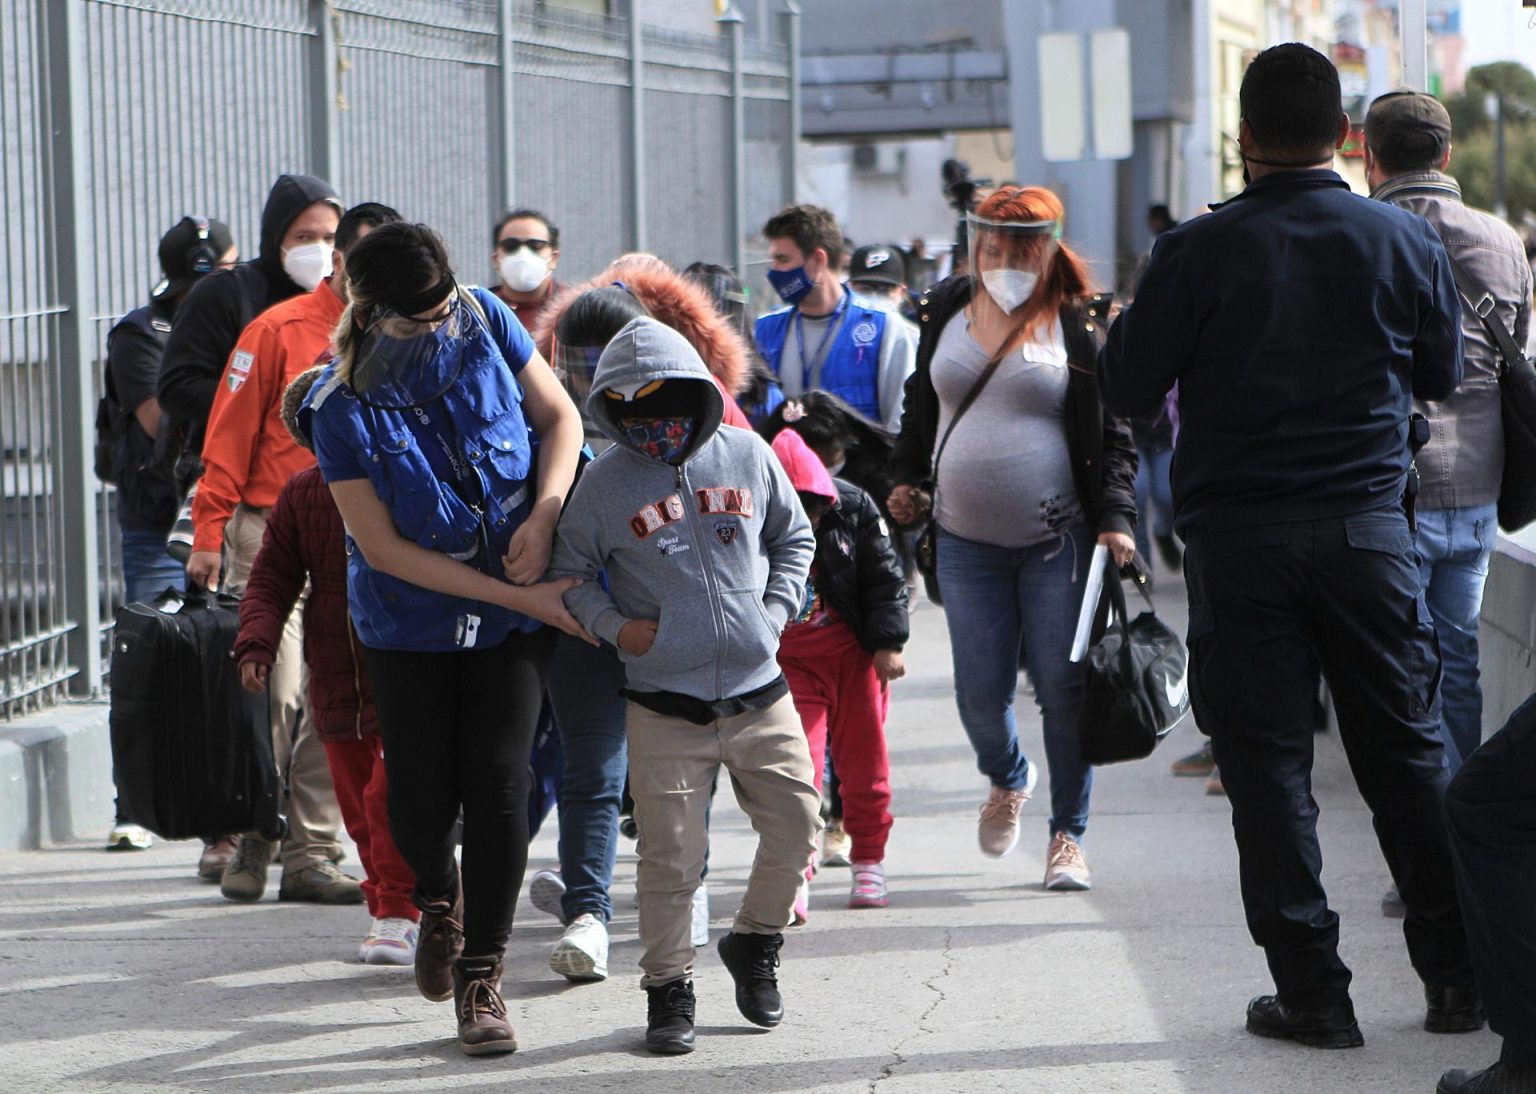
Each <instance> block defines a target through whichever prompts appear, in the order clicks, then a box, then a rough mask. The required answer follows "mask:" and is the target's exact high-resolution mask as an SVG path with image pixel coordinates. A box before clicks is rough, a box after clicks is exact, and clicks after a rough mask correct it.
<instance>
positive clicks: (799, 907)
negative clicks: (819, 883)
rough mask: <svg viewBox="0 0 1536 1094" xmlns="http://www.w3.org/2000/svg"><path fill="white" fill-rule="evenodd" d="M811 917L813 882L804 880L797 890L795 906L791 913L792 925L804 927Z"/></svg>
mask: <svg viewBox="0 0 1536 1094" xmlns="http://www.w3.org/2000/svg"><path fill="white" fill-rule="evenodd" d="M810 918H811V883H810V882H809V881H802V882H801V883H800V888H799V889H798V890H797V891H796V892H795V908H794V911H793V912H792V913H791V914H790V920H789V925H790V926H791V927H804V926H805V924H806V923H807V921H809V920H810Z"/></svg>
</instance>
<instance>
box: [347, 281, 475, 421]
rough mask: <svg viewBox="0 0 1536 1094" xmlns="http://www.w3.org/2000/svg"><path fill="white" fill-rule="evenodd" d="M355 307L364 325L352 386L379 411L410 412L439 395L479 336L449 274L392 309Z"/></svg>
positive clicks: (454, 378) (471, 311)
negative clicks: (358, 310)
mask: <svg viewBox="0 0 1536 1094" xmlns="http://www.w3.org/2000/svg"><path fill="white" fill-rule="evenodd" d="M360 311H361V312H362V314H361V315H360V319H361V320H362V321H363V322H365V323H366V326H365V327H364V329H363V334H362V336H361V337H360V338H359V339H358V345H357V350H356V353H355V356H354V358H353V363H352V390H353V391H354V392H355V393H356V394H357V397H358V399H359V400H361V401H362V402H363V403H365V404H366V405H368V406H372V407H375V408H378V409H381V410H409V409H412V408H416V407H422V406H426V405H428V404H430V403H433V402H436V401H437V400H438V399H440V398H442V396H443V395H444V394H445V393H447V391H448V390H449V389H450V388H452V387H453V385H454V384H455V383H456V382H457V381H458V378H459V374H460V372H462V371H463V368H464V360H465V357H466V356H467V355H466V353H465V351H466V350H468V349H469V348H470V346H471V345H472V344H473V343H474V341H475V340H476V339H477V338H478V337H479V334H480V325H479V321H478V319H477V318H476V316H475V313H474V309H473V308H471V307H469V306H468V305H467V304H466V303H465V302H464V298H463V296H462V294H461V293H460V292H459V287H458V285H457V284H456V283H455V282H454V281H453V279H452V277H449V278H447V279H445V280H443V281H442V282H440V283H438V284H437V285H434V286H433V287H432V288H430V289H426V290H424V291H422V292H421V293H418V294H417V295H416V296H415V297H412V298H410V299H406V300H400V301H397V302H396V306H395V307H391V306H389V305H383V304H381V305H378V306H375V307H371V308H368V309H365V310H364V309H360Z"/></svg>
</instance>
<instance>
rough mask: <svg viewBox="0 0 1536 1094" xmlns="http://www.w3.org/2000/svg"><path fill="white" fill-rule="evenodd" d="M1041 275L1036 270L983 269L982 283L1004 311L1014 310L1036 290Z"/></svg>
mask: <svg viewBox="0 0 1536 1094" xmlns="http://www.w3.org/2000/svg"><path fill="white" fill-rule="evenodd" d="M1039 281H1040V275H1039V274H1037V273H1036V272H1035V271H1034V270H983V271H982V273H981V283H982V284H983V285H984V286H986V289H987V295H988V296H990V297H991V298H992V299H993V300H994V301H996V303H997V306H998V307H1000V308H1002V309H1003V311H1004V312H1009V313H1011V312H1013V311H1014V310H1015V309H1017V308H1018V307H1019V306H1020V305H1021V304H1023V303H1024V301H1026V300H1028V299H1029V298H1030V296H1031V295H1032V294H1033V293H1034V291H1035V285H1036V284H1037V283H1038V282H1039Z"/></svg>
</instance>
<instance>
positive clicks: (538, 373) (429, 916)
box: [301, 224, 585, 1055]
mask: <svg viewBox="0 0 1536 1094" xmlns="http://www.w3.org/2000/svg"><path fill="white" fill-rule="evenodd" d="M347 277H348V289H349V293H350V299H351V302H350V304H349V305H348V308H347V310H346V312H345V313H344V314H343V316H342V319H341V323H340V325H339V326H338V328H337V332H336V347H337V350H338V355H337V358H336V360H335V361H334V362H332V364H331V365H330V367H329V368H328V369H327V370H326V373H325V374H324V375H323V376H322V377H321V378H320V380H319V381H318V382H317V383H316V385H315V390H314V393H313V394H312V395H311V396H310V400H309V405H308V407H307V408H306V409H305V411H304V412H303V417H302V418H301V421H304V422H307V428H308V429H309V431H310V433H311V435H312V437H313V440H314V447H315V455H316V456H317V458H318V459H319V462H320V468H321V471H322V472H323V473H324V475H325V479H326V482H327V483H328V484H329V485H330V488H331V492H332V494H333V495H334V496H335V498H336V504H337V507H338V508H339V509H340V510H341V514H342V517H343V518H344V520H345V521H346V527H347V533H348V541H347V551H348V554H349V556H350V559H349V563H348V572H347V578H348V581H347V585H348V601H349V606H350V608H351V612H352V618H353V622H354V623H355V625H356V627H357V633H358V636H359V637H360V639H361V640H362V645H363V654H364V660H365V662H366V664H367V667H368V674H369V677H370V679H371V680H372V683H373V689H374V695H375V697H376V700H377V704H378V714H379V728H380V732H381V733H382V734H383V737H384V757H385V764H386V771H387V774H388V777H389V780H390V801H389V811H390V830H391V832H392V834H393V835H394V838H395V842H396V844H397V845H398V846H399V848H400V851H401V853H402V855H403V856H404V857H405V859H406V861H407V862H408V863H409V864H410V866H411V868H412V869H413V870H414V871H415V872H416V893H415V900H416V903H417V905H418V906H419V907H420V908H421V910H422V917H421V934H420V939H419V942H418V945H417V949H416V984H417V987H418V989H419V990H420V991H421V993H422V994H423V995H425V996H426V997H427V998H428V999H432V1000H436V1001H442V1000H446V999H449V998H452V999H453V1000H454V1002H455V1008H456V1012H457V1018H458V1025H459V1044H460V1047H461V1048H462V1049H463V1051H464V1052H466V1053H469V1054H471V1055H479V1054H485V1053H495V1052H510V1051H513V1050H514V1049H516V1047H517V1042H516V1040H515V1036H514V1034H513V1031H512V1027H511V1025H510V1024H509V1023H508V1021H507V1011H506V1006H505V1004H504V1003H503V1001H502V998H501V994H500V986H501V959H502V954H503V952H504V950H505V948H506V943H507V938H508V936H509V934H510V932H511V926H512V912H513V908H514V906H515V904H516V898H517V893H518V890H519V889H520V888H521V886H522V881H523V871H524V869H525V867H526V865H527V855H528V756H529V747H530V742H531V740H532V735H533V732H534V729H535V726H536V723H537V719H538V715H539V705H540V698H541V695H542V692H543V689H544V674H545V667H546V664H547V661H548V658H549V653H550V649H551V647H552V645H553V641H554V631H552V630H550V629H549V628H547V627H545V626H544V624H545V623H548V624H551V625H553V626H554V627H555V628H558V629H560V630H564V631H567V632H569V633H572V634H576V635H579V636H582V637H585V635H584V634H583V632H582V631H581V628H580V626H579V625H577V623H576V622H575V620H573V619H572V618H571V617H570V616H569V615H568V614H566V611H565V608H564V606H563V605H562V603H561V600H560V594H561V593H562V592H564V590H565V589H567V588H569V587H570V583H569V582H549V583H546V584H535V582H537V581H538V580H539V578H540V577H541V576H542V575H543V573H544V570H545V568H546V566H547V563H548V561H549V552H550V544H551V539H552V536H553V533H554V527H555V523H556V521H557V519H558V517H559V514H560V506H561V504H562V503H563V501H564V499H565V494H566V492H567V491H568V490H569V489H570V486H571V480H572V478H573V477H574V475H575V471H576V461H577V455H578V453H579V451H580V449H581V443H582V440H581V418H580V416H579V415H578V414H577V411H576V408H575V406H574V405H573V404H572V403H571V401H570V399H569V398H568V397H567V396H566V394H565V392H564V390H563V389H562V388H561V386H560V383H559V381H558V380H556V379H555V376H554V373H553V372H552V371H551V370H550V368H549V367H548V365H546V364H545V362H544V360H543V359H542V358H541V357H540V356H539V355H538V353H537V352H536V351H535V350H534V347H533V343H532V342H531V341H530V340H529V338H528V335H527V333H526V332H525V331H524V330H523V328H522V326H521V325H520V324H519V323H518V321H517V319H516V318H515V317H514V316H513V315H512V313H511V312H509V311H508V310H507V308H506V306H505V305H503V304H502V303H501V302H500V301H499V300H497V299H496V297H495V296H493V295H492V294H491V293H489V292H486V291H484V290H481V289H465V288H463V287H461V286H459V285H458V284H457V282H456V281H455V279H454V276H453V271H452V270H451V269H450V268H449V265H448V255H447V251H446V250H445V249H444V247H443V243H442V240H441V239H439V238H438V236H437V234H436V233H434V232H433V231H432V230H431V229H430V228H427V227H426V226H425V225H421V224H385V225H382V226H380V227H378V228H375V229H374V230H373V232H372V233H370V234H369V235H368V236H367V237H366V238H365V239H363V240H362V241H361V242H360V243H358V244H357V246H356V247H355V248H354V249H353V251H352V252H351V253H350V254H349V255H348V257H347ZM461 810H462V812H463V818H464V829H463V847H464V850H463V869H462V878H461V876H460V870H459V868H458V866H457V865H456V864H455V862H454V843H455V839H454V836H455V824H456V821H457V819H458V817H459V814H460V811H461Z"/></svg>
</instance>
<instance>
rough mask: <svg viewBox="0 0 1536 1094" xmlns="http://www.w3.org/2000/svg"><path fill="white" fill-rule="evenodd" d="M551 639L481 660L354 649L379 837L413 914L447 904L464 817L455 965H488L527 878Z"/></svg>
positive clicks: (488, 653)
mask: <svg viewBox="0 0 1536 1094" xmlns="http://www.w3.org/2000/svg"><path fill="white" fill-rule="evenodd" d="M553 645H554V631H552V630H551V629H550V628H548V627H544V628H541V629H540V630H538V631H535V632H534V633H533V634H520V633H517V632H514V633H513V634H512V635H511V636H510V637H509V638H507V640H506V641H504V642H502V643H501V644H500V645H498V646H492V647H489V648H487V649H471V650H455V651H453V652H451V653H421V652H415V651H407V650H376V649H365V650H364V654H365V655H366V660H367V662H368V677H369V680H370V681H371V682H372V684H373V698H374V703H375V705H376V706H377V707H378V712H379V732H380V734H381V735H382V736H383V739H384V769H385V773H386V774H387V775H388V777H389V831H390V834H391V835H392V836H394V838H395V846H396V847H398V848H399V849H400V854H401V857H403V858H404V859H405V861H406V863H407V864H409V866H410V867H411V869H412V870H414V871H415V872H416V894H415V898H416V903H417V904H418V906H419V905H421V904H423V903H425V902H427V901H433V900H448V901H450V902H451V901H452V900H453V899H454V896H455V895H456V894H457V892H458V890H459V885H460V870H459V868H457V867H456V866H455V865H454V860H453V851H454V843H455V834H456V827H457V821H458V818H459V811H460V809H462V810H463V813H464V841H463V842H464V850H463V855H462V859H463V868H462V875H463V881H462V884H463V889H464V953H465V954H466V955H468V956H470V957H486V956H494V957H497V958H500V957H501V955H502V953H503V952H504V951H505V950H506V946H507V939H508V937H510V935H511V933H512V912H513V909H514V908H515V907H516V905H517V894H518V891H519V890H520V889H521V888H522V886H523V873H524V871H525V870H526V869H527V867H528V782H529V773H528V757H529V752H530V750H531V749H532V746H533V733H534V729H535V728H536V727H537V726H538V721H539V708H540V706H541V705H542V702H543V698H544V672H545V668H546V666H547V664H548V662H549V654H550V650H551V649H552V647H553Z"/></svg>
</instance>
